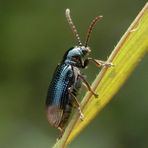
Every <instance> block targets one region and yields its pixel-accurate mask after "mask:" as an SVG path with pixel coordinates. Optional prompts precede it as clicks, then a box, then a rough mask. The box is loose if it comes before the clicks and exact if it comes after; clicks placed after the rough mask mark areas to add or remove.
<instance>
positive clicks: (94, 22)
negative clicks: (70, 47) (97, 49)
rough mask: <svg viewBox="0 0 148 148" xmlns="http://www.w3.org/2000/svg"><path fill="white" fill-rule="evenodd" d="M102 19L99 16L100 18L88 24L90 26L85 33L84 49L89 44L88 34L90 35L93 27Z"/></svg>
mask: <svg viewBox="0 0 148 148" xmlns="http://www.w3.org/2000/svg"><path fill="white" fill-rule="evenodd" d="M102 17H103V16H101V15H100V16H97V17H95V18H94V19H93V20H92V22H91V23H90V26H89V27H88V31H87V35H86V40H85V44H84V46H85V47H87V45H88V42H89V39H90V34H91V32H92V30H93V28H94V27H95V25H96V23H97V21H99V20H100V19H101V18H102Z"/></svg>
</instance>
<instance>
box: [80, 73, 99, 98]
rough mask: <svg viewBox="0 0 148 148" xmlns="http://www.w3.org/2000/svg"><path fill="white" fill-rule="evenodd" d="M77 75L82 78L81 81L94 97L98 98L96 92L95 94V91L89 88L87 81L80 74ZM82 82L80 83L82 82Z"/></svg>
mask: <svg viewBox="0 0 148 148" xmlns="http://www.w3.org/2000/svg"><path fill="white" fill-rule="evenodd" d="M79 77H80V78H81V79H82V81H83V83H84V84H85V86H86V87H87V89H88V90H89V91H90V92H91V93H92V94H93V95H94V96H95V97H96V98H98V94H96V93H95V92H94V91H93V90H92V89H91V87H90V85H89V83H88V82H87V80H86V79H85V78H84V77H83V76H82V75H80V74H79ZM83 83H82V84H83Z"/></svg>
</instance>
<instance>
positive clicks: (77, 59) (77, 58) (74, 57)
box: [72, 56, 80, 61]
mask: <svg viewBox="0 0 148 148" xmlns="http://www.w3.org/2000/svg"><path fill="white" fill-rule="evenodd" d="M72 59H73V60H74V61H79V59H80V58H79V57H78V56H73V57H72Z"/></svg>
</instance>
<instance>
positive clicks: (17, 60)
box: [0, 0, 148, 148]
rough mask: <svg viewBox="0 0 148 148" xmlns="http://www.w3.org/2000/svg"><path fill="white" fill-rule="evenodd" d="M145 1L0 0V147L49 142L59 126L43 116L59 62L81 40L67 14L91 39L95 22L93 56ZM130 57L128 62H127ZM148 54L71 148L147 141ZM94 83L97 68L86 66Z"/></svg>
mask: <svg viewBox="0 0 148 148" xmlns="http://www.w3.org/2000/svg"><path fill="white" fill-rule="evenodd" d="M145 3H146V0H124V1H123V0H110V1H108V0H91V1H89V0H74V1H70V0H65V1H57V0H24V1H19V0H13V1H10V0H0V42H1V43H0V148H51V146H52V145H53V144H54V142H55V140H56V138H57V136H58V131H57V130H56V129H54V128H53V127H51V126H50V125H49V124H48V123H47V120H46V116H45V106H44V102H45V98H46V93H47V89H48V84H49V81H50V80H51V76H52V73H53V71H54V68H55V66H56V65H57V63H58V62H60V60H61V58H62V55H63V54H64V52H65V51H66V50H67V49H68V48H69V47H71V46H73V45H75V39H74V37H73V34H72V32H71V30H70V28H69V26H68V24H67V22H66V19H65V15H64V13H65V9H66V8H70V9H71V14H72V17H73V21H74V23H75V24H76V26H77V29H78V31H79V33H80V36H81V37H82V40H84V38H85V34H86V30H87V28H88V25H89V23H90V21H91V20H92V19H93V18H94V17H95V16H96V15H103V16H104V18H103V19H102V20H101V21H100V22H99V23H98V24H97V26H96V28H95V29H94V32H93V33H92V36H91V40H90V43H89V46H91V48H92V54H91V55H92V57H95V58H99V59H102V60H105V59H106V58H107V56H108V55H109V54H110V52H111V51H112V49H113V48H114V46H115V45H116V43H117V42H118V41H119V39H120V37H121V36H122V35H123V33H124V32H125V31H126V29H127V28H128V26H129V25H130V24H131V22H132V21H133V19H134V18H135V17H136V15H137V14H138V12H139V11H140V10H141V9H142V7H143V6H144V4H145ZM125 64H126V63H125ZM147 65H148V56H147V55H146V56H145V57H144V58H143V59H142V61H141V62H140V64H139V66H138V67H137V68H136V70H135V71H134V73H133V74H132V75H131V76H130V78H129V79H128V81H127V82H126V84H125V85H124V86H123V87H122V89H121V90H120V91H119V93H118V94H117V95H116V96H115V97H114V98H113V100H112V101H111V102H110V103H109V104H108V105H107V107H105V109H104V110H103V111H102V112H101V113H100V114H99V115H98V116H97V118H96V119H95V120H94V121H93V122H92V123H91V124H90V125H89V126H88V127H87V128H86V129H85V130H84V131H83V132H82V133H81V134H80V135H79V136H78V137H77V138H76V139H75V140H74V141H73V142H72V143H71V145H70V146H69V147H70V148H78V147H81V148H90V147H93V148H98V147H99V148H148V140H147V139H148V92H147V89H148V67H147ZM84 72H85V73H86V74H87V75H88V80H89V82H91V81H92V80H93V79H94V78H95V76H96V74H97V73H98V72H99V70H98V69H97V68H96V67H95V66H94V65H91V66H89V69H87V70H86V71H84Z"/></svg>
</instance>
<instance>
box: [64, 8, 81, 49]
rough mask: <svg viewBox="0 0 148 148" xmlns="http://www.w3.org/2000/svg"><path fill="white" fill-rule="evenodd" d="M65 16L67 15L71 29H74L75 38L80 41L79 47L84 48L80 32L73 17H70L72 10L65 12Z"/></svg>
mask: <svg viewBox="0 0 148 148" xmlns="http://www.w3.org/2000/svg"><path fill="white" fill-rule="evenodd" d="M65 15H66V18H67V21H68V24H69V25H70V27H71V29H72V32H73V33H74V36H75V37H76V39H77V40H78V44H79V46H82V43H81V40H80V36H79V34H78V31H77V29H76V27H75V25H74V23H73V21H72V19H71V16H70V9H66V11H65Z"/></svg>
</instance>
